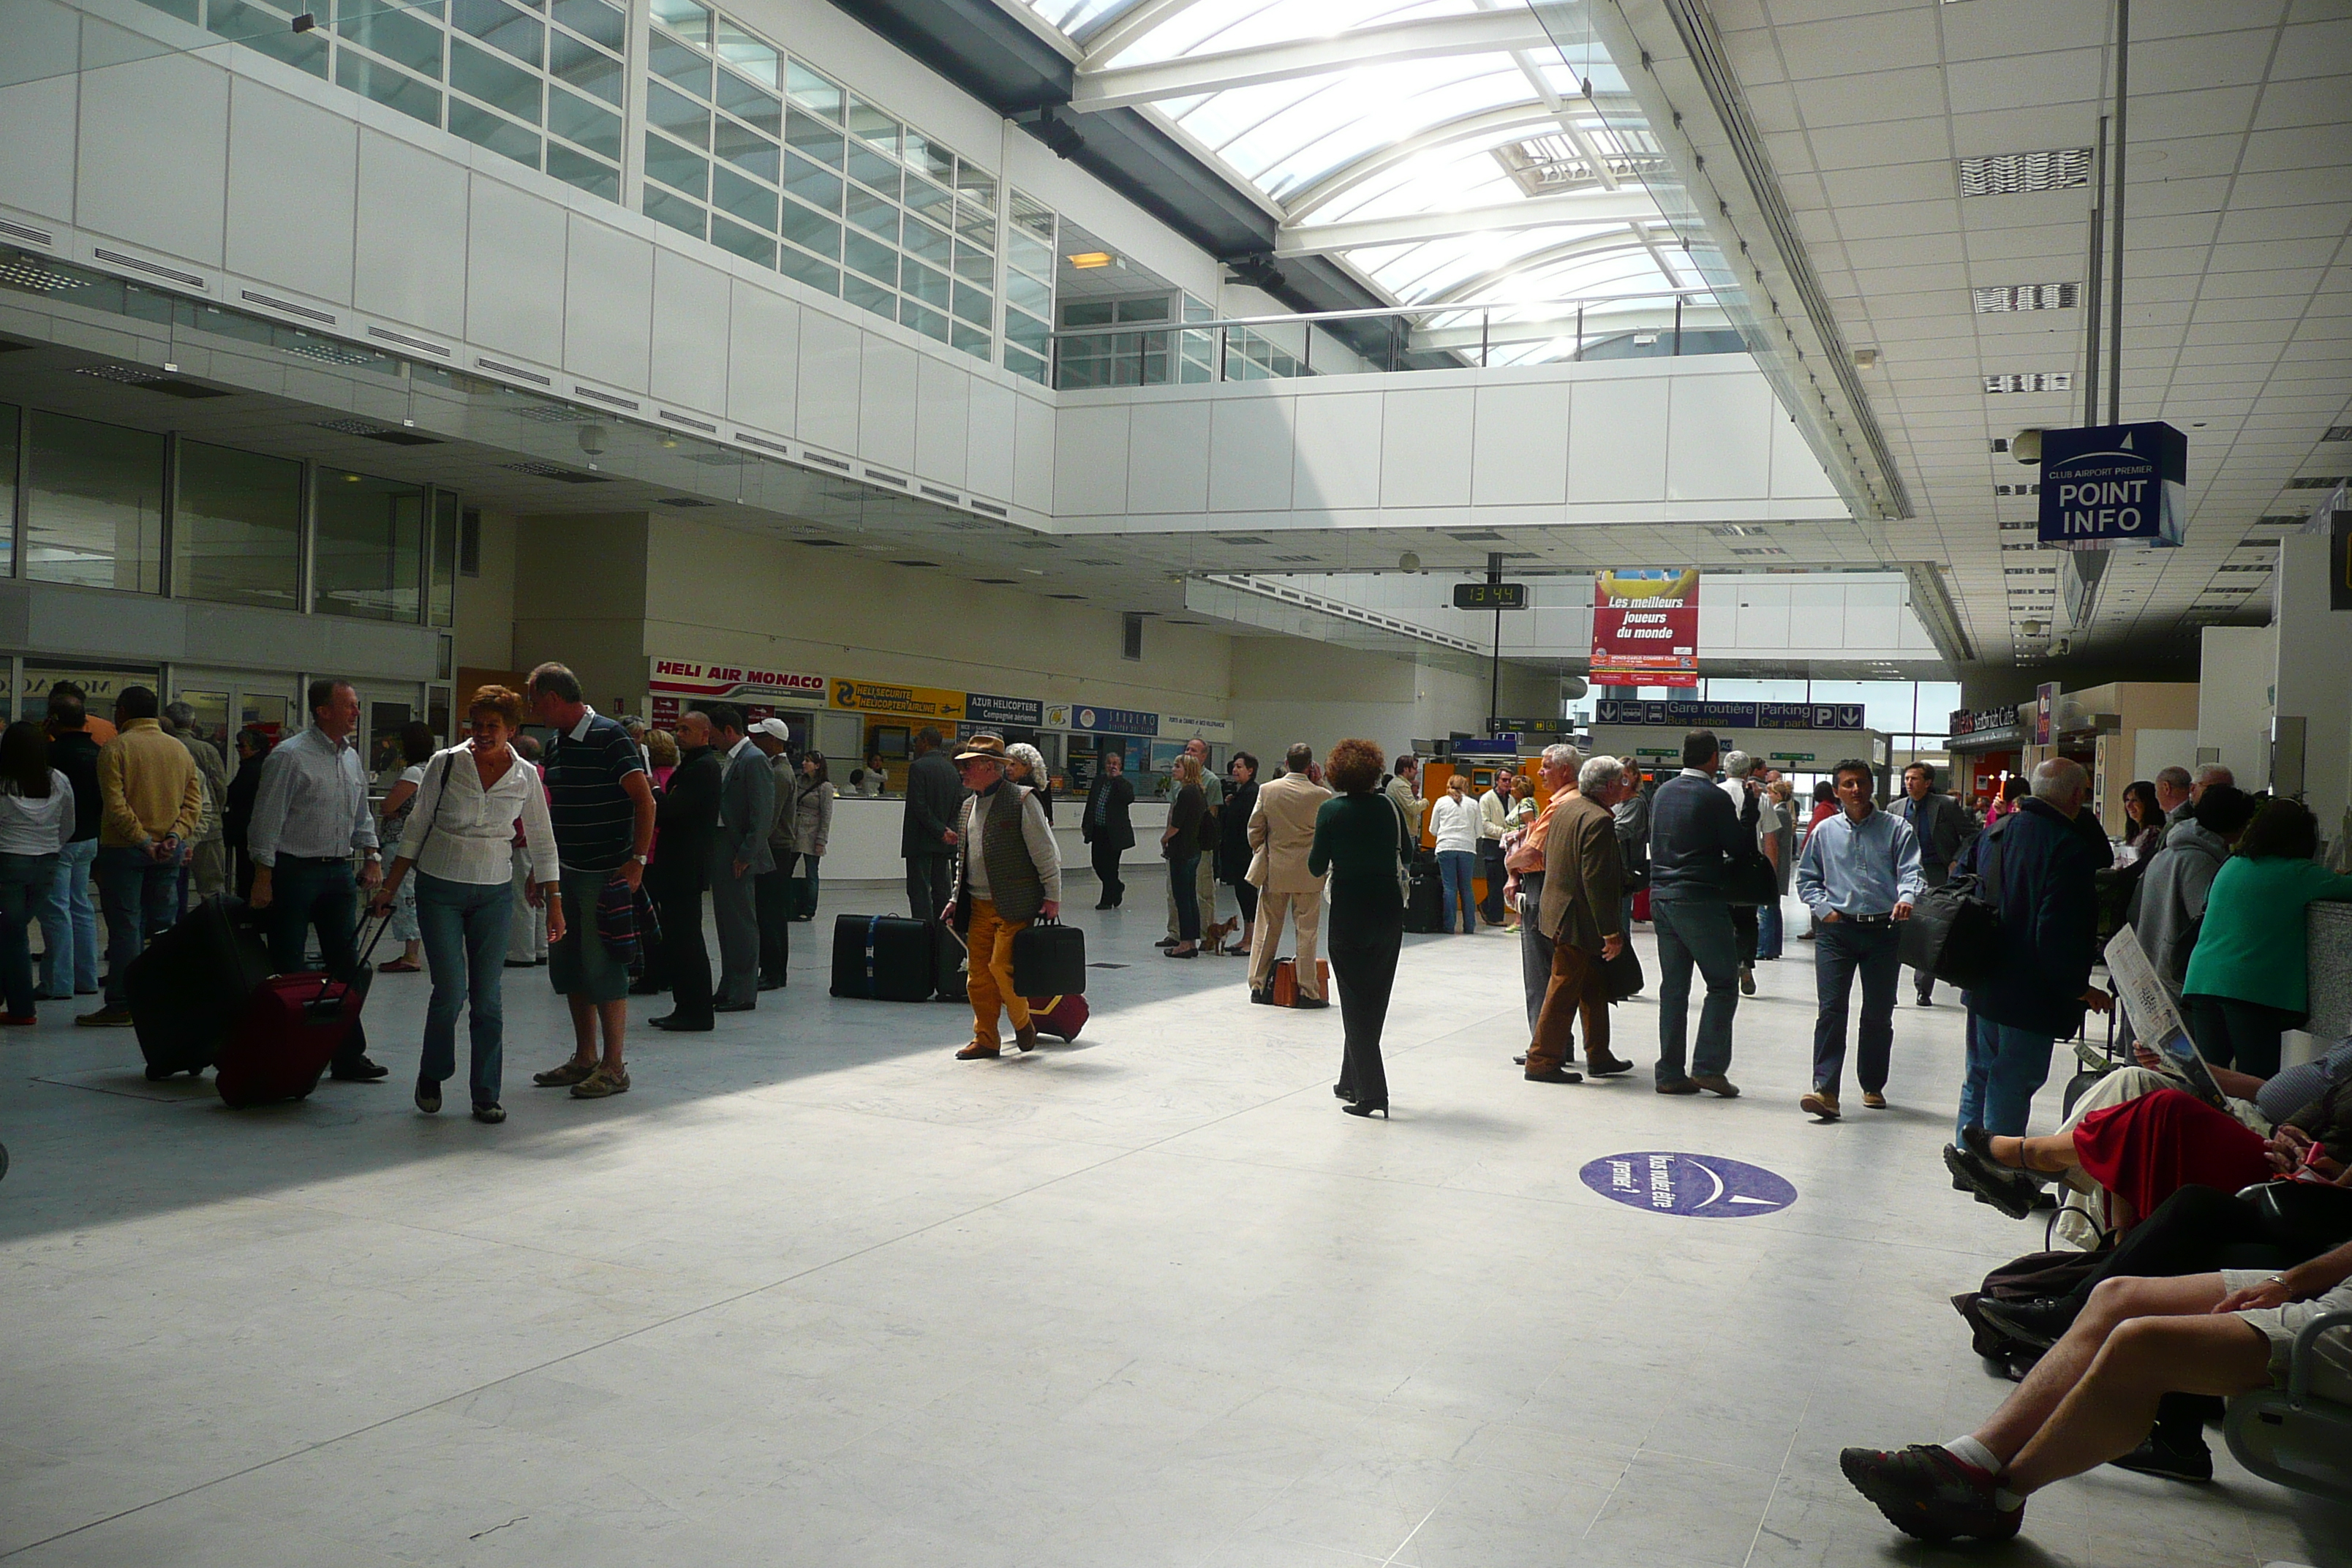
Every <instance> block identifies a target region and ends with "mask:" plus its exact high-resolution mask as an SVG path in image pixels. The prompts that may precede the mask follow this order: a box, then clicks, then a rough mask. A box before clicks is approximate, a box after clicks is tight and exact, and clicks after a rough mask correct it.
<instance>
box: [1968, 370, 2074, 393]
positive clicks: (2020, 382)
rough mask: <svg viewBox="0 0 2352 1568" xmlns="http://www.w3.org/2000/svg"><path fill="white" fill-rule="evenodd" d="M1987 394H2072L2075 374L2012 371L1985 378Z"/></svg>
mask: <svg viewBox="0 0 2352 1568" xmlns="http://www.w3.org/2000/svg"><path fill="white" fill-rule="evenodd" d="M1984 389H1985V390H1986V391H1987V392H2072V391H2073V390H2074V372H2073V371H2071V370H2030V371H2011V373H2009V374H2006V375H1989V376H1986V377H1985V378H1984Z"/></svg>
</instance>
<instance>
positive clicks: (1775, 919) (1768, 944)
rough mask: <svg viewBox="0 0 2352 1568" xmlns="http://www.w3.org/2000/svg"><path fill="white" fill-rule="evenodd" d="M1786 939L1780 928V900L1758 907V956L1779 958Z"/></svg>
mask: <svg viewBox="0 0 2352 1568" xmlns="http://www.w3.org/2000/svg"><path fill="white" fill-rule="evenodd" d="M1784 942H1785V938H1784V936H1783V933H1782V930H1781V926H1780V900H1778V899H1774V900H1772V901H1771V902H1770V903H1769V904H1759V905H1757V906H1756V956H1757V957H1759V958H1778V957H1780V949H1781V947H1782V946H1783V945H1784Z"/></svg>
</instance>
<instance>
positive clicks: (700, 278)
mask: <svg viewBox="0 0 2352 1568" xmlns="http://www.w3.org/2000/svg"><path fill="white" fill-rule="evenodd" d="M731 292H732V290H731V289H730V288H729V279H728V277H727V274H725V273H724V272H721V271H719V268H715V267H706V266H704V265H703V264H702V263H701V262H699V261H690V260H688V258H685V257H683V256H680V255H679V254H678V253H677V252H676V251H674V250H671V249H669V248H667V247H655V250H654V312H653V314H654V352H653V361H654V363H653V395H655V396H656V397H657V398H661V399H665V400H667V401H673V402H679V403H685V404H688V405H691V406H693V407H696V408H707V409H717V408H719V407H721V406H722V405H724V404H725V403H726V401H727V310H728V299H729V296H730V293H731Z"/></svg>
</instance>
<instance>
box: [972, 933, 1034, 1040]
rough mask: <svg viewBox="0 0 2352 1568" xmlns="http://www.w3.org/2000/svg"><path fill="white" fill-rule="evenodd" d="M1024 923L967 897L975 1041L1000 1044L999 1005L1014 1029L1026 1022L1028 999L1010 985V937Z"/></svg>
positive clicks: (973, 1035)
mask: <svg viewBox="0 0 2352 1568" xmlns="http://www.w3.org/2000/svg"><path fill="white" fill-rule="evenodd" d="M1028 925H1029V922H1028V921H1008V920H1004V919H1003V918H1001V917H1000V916H999V915H998V914H997V912H996V906H995V905H994V904H992V903H991V902H989V901H988V900H986V899H974V900H972V901H971V932H970V933H969V934H968V935H967V936H966V938H965V942H966V944H967V945H968V946H969V947H970V948H971V965H970V966H969V970H968V973H970V975H971V984H970V990H971V1038H972V1043H973V1044H975V1045H982V1046H989V1047H995V1048H997V1049H1000V1050H1001V1049H1003V1045H1004V1040H1003V1037H1002V1036H1001V1035H999V1034H998V1033H997V1032H996V1015H997V1013H998V1011H999V1010H1000V1009H1001V1010H1002V1011H1003V1012H1004V1013H1005V1014H1006V1015H1007V1016H1010V1017H1011V1018H1012V1020H1013V1028H1014V1029H1016V1030H1019V1029H1025V1028H1027V1027H1028V1026H1029V999H1028V998H1027V997H1025V996H1024V995H1022V994H1021V993H1020V992H1018V991H1016V990H1014V989H1013V938H1014V937H1016V936H1018V935H1019V934H1020V933H1021V932H1022V931H1024V930H1026V929H1027V928H1028Z"/></svg>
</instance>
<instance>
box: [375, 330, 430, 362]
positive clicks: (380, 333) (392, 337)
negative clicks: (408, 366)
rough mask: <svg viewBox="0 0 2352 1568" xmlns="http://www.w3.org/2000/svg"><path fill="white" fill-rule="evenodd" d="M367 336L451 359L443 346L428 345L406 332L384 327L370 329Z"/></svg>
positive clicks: (421, 339)
mask: <svg viewBox="0 0 2352 1568" xmlns="http://www.w3.org/2000/svg"><path fill="white" fill-rule="evenodd" d="M367 334H368V336H370V337H372V338H381V339H383V341H384V342H388V343H398V344H399V345H400V346H401V347H402V348H404V349H415V350H416V351H417V352H418V353H428V354H437V355H438V356H440V357H441V358H443V359H447V358H448V357H449V351H448V350H447V349H446V348H444V347H443V346H442V345H441V344H439V343H428V342H425V340H424V339H423V338H412V337H410V336H409V335H408V334H407V333H406V332H395V331H389V330H388V329H386V328H383V327H370V328H369V329H368V330H367Z"/></svg>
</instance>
